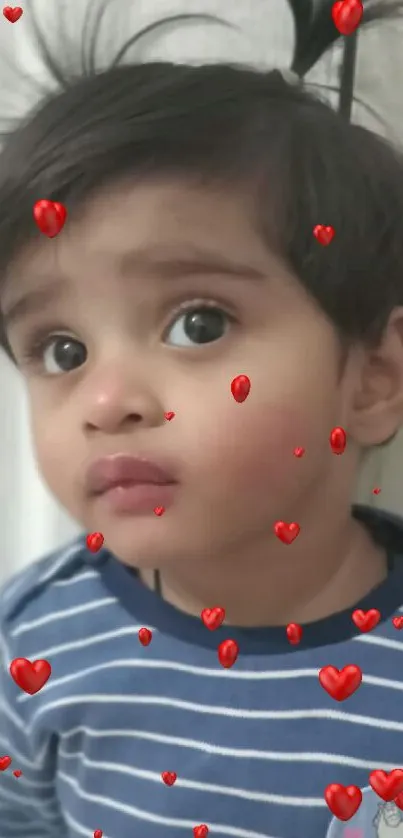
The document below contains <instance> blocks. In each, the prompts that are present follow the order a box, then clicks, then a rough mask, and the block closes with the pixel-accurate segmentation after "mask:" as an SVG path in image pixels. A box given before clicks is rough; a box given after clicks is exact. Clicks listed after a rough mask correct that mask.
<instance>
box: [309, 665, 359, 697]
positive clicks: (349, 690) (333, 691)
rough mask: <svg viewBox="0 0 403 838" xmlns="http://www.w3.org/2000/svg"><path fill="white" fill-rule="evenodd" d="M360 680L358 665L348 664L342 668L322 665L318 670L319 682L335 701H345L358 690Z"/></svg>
mask: <svg viewBox="0 0 403 838" xmlns="http://www.w3.org/2000/svg"><path fill="white" fill-rule="evenodd" d="M361 681H362V671H361V669H360V667H359V666H355V664H349V665H348V666H344V667H343V669H340V670H338V669H336V667H335V666H324V667H323V668H322V669H321V670H320V671H319V682H320V684H321V686H322V687H323V689H324V690H326V692H327V693H329V695H330V696H331V697H332V698H334V699H336V701H345V699H346V698H349V697H350V695H352V694H353V693H355V691H356V690H358V687H359V686H360V684H361Z"/></svg>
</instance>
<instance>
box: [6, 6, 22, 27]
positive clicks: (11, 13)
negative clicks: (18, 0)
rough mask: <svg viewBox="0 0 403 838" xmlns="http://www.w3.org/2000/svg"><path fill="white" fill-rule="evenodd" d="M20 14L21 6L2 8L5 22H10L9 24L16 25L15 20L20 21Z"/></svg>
mask: <svg viewBox="0 0 403 838" xmlns="http://www.w3.org/2000/svg"><path fill="white" fill-rule="evenodd" d="M22 14H23V9H22V8H21V6H4V9H3V15H4V17H5V18H6V19H7V20H9V21H10V23H16V22H17V20H19V19H20V17H21V15H22Z"/></svg>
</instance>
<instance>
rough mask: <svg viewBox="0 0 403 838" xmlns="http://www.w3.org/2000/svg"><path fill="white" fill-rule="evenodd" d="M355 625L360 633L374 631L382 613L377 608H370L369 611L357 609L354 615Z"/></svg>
mask: <svg viewBox="0 0 403 838" xmlns="http://www.w3.org/2000/svg"><path fill="white" fill-rule="evenodd" d="M352 618H353V623H354V624H355V625H356V626H357V628H358V629H360V631H363V632H364V631H372V629H373V628H375V626H377V625H378V623H379V620H380V619H381V612H380V611H378V609H377V608H370V609H369V611H362V610H361V608H357V609H356V611H353V613H352Z"/></svg>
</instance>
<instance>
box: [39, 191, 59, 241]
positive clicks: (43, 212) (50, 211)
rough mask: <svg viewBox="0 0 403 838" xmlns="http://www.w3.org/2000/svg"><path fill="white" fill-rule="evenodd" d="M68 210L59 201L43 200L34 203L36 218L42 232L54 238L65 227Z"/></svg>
mask: <svg viewBox="0 0 403 838" xmlns="http://www.w3.org/2000/svg"><path fill="white" fill-rule="evenodd" d="M66 218H67V210H66V207H65V206H64V205H63V204H59V202H58V201H47V200H41V201H37V202H36V204H34V219H35V222H36V226H37V227H38V228H39V230H40V231H41V233H43V234H44V235H45V236H48V238H49V239H54V237H55V236H57V235H58V234H59V233H60V231H61V230H62V229H63V227H64V224H65V221H66Z"/></svg>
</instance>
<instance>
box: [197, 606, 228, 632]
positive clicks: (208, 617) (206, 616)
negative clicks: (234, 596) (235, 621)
mask: <svg viewBox="0 0 403 838" xmlns="http://www.w3.org/2000/svg"><path fill="white" fill-rule="evenodd" d="M201 618H202V620H203V623H204V625H205V626H206V628H208V629H210V631H215V630H216V629H218V628H220V626H221V625H222V624H223V622H224V620H225V608H220V607H219V606H218V605H217V606H216V608H203V611H202V612H201Z"/></svg>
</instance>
